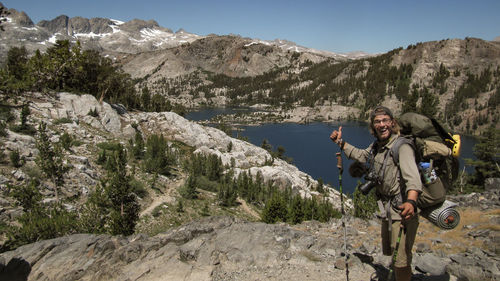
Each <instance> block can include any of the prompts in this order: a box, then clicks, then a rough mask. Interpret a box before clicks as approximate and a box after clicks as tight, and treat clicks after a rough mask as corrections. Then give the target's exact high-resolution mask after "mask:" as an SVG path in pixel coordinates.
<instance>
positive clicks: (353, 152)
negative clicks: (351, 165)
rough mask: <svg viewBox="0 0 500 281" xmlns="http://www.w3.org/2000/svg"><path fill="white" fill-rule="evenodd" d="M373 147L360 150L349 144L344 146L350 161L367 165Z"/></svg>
mask: <svg viewBox="0 0 500 281" xmlns="http://www.w3.org/2000/svg"><path fill="white" fill-rule="evenodd" d="M370 151H371V145H370V146H369V147H368V148H366V149H360V148H357V147H355V146H354V145H351V144H349V143H347V142H346V143H345V144H344V153H345V155H346V156H347V158H349V159H354V160H357V161H359V162H361V163H366V162H367V161H368V160H369V159H370Z"/></svg>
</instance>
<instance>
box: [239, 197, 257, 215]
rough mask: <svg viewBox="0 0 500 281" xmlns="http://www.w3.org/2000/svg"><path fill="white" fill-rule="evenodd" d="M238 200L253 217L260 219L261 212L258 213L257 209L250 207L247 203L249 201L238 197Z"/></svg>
mask: <svg viewBox="0 0 500 281" xmlns="http://www.w3.org/2000/svg"><path fill="white" fill-rule="evenodd" d="M236 201H238V203H240V204H241V208H243V210H244V211H245V212H246V213H248V214H250V215H251V216H252V217H254V218H256V219H260V215H259V213H257V212H256V211H254V210H253V209H252V208H250V207H249V206H248V204H247V202H246V201H245V200H243V199H241V198H238V199H236Z"/></svg>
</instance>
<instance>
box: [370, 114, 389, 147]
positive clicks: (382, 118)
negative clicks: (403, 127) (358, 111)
mask: <svg viewBox="0 0 500 281" xmlns="http://www.w3.org/2000/svg"><path fill="white" fill-rule="evenodd" d="M393 126H394V121H393V120H392V118H391V116H389V115H377V116H375V118H374V119H373V128H375V134H377V138H378V139H379V140H381V141H383V140H386V139H388V138H389V137H390V136H391V134H392V128H393Z"/></svg>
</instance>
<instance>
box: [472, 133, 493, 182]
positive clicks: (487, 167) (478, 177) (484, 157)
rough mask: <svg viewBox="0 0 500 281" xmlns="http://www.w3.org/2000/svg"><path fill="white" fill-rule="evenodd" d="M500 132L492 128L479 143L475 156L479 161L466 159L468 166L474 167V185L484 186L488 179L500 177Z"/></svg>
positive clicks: (481, 137) (475, 149)
mask: <svg viewBox="0 0 500 281" xmlns="http://www.w3.org/2000/svg"><path fill="white" fill-rule="evenodd" d="M499 143H500V130H499V129H496V128H495V127H494V126H490V127H489V128H488V129H487V130H486V131H485V132H484V133H483V135H481V136H480V138H479V142H478V143H477V144H476V145H475V146H474V155H475V156H476V158H477V160H471V159H466V163H467V164H468V165H472V166H474V169H475V172H474V174H473V177H472V184H474V185H476V186H483V185H484V181H485V180H486V179H487V178H492V177H500V164H499V163H500V149H499V147H498V144H499Z"/></svg>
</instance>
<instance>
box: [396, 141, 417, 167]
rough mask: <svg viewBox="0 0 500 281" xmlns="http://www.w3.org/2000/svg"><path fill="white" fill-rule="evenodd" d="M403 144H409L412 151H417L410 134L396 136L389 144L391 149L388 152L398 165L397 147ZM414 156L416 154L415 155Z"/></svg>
mask: <svg viewBox="0 0 500 281" xmlns="http://www.w3.org/2000/svg"><path fill="white" fill-rule="evenodd" d="M403 144H408V145H409V146H411V148H412V149H413V151H415V152H416V151H417V148H416V147H415V142H414V141H413V139H412V137H411V136H400V137H398V138H397V139H396V140H395V141H394V144H393V145H392V146H391V149H390V151H389V153H390V154H391V156H392V159H393V160H394V163H396V165H397V166H398V167H399V148H400V147H401V145H403ZM415 157H416V155H415Z"/></svg>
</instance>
